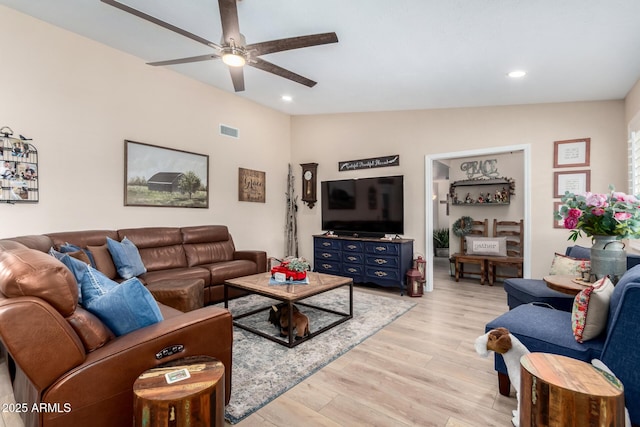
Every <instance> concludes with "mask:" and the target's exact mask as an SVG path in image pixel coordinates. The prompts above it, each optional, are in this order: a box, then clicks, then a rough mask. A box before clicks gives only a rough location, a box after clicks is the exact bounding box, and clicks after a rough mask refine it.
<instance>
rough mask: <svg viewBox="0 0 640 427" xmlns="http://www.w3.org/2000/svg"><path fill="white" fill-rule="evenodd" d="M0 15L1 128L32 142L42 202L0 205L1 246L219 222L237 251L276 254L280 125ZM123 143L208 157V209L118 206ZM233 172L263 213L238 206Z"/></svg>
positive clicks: (266, 112) (284, 121) (286, 128)
mask: <svg viewBox="0 0 640 427" xmlns="http://www.w3.org/2000/svg"><path fill="white" fill-rule="evenodd" d="M0 16H1V17H2V25H0V52H2V61H3V63H2V65H1V66H0V82H2V85H1V88H2V93H1V94H0V127H1V126H9V127H10V128H11V129H13V131H14V134H15V136H17V135H18V134H23V135H26V136H28V137H30V138H33V144H34V145H35V146H36V148H37V149H38V155H39V177H40V202H39V203H37V204H16V205H8V204H1V205H0V217H2V222H1V224H2V225H0V237H10V236H17V235H22V234H38V233H44V232H53V231H66V230H82V229H93V228H109V229H114V228H125V227H139V226H181V225H197V224H225V225H228V227H229V229H230V231H231V233H232V235H233V237H234V240H235V243H236V246H237V247H238V248H239V249H263V250H267V251H268V252H269V253H270V254H280V253H282V250H283V249H282V248H283V245H284V243H283V240H284V237H283V235H284V217H285V215H284V208H285V198H284V194H285V192H286V174H287V163H288V162H289V154H288V153H289V151H290V118H289V116H288V115H285V114H282V113H278V112H276V111H274V110H271V109H268V108H265V107H262V106H260V105H257V104H254V103H251V102H248V101H246V100H244V99H242V98H240V97H238V96H235V95H233V94H230V93H226V92H223V91H220V90H217V89H214V88H212V87H210V86H207V85H204V84H202V83H200V82H197V81H194V80H191V79H188V78H186V77H183V76H181V75H179V74H177V73H175V72H172V71H170V70H169V69H165V68H161V67H157V68H156V67H150V66H148V65H145V63H144V61H142V60H141V59H139V58H135V57H133V56H130V55H127V54H124V53H122V52H119V51H116V50H113V49H111V48H108V47H106V46H104V45H101V44H98V43H96V42H93V41H91V40H88V39H85V38H82V37H79V36H77V35H75V34H72V33H70V32H67V31H65V30H62V29H60V28H57V27H53V26H51V25H49V24H47V23H44V22H42V21H38V20H35V19H33V18H30V17H28V16H26V15H22V14H20V13H18V12H15V11H13V10H12V9H8V8H5V7H3V6H0ZM220 123H224V124H226V125H229V126H234V127H237V128H239V129H240V139H238V140H234V139H231V138H228V137H223V136H220V135H219V133H218V126H219V124H220ZM125 139H130V140H134V141H138V142H144V143H148V144H155V145H160V146H164V147H169V148H178V149H182V150H187V151H192V152H196V153H200V154H206V155H209V165H210V167H209V185H210V200H209V208H208V209H188V208H156V207H125V206H124V203H123V188H124V142H123V141H124V140H125ZM239 167H243V168H248V169H255V170H259V171H264V172H266V203H249V202H239V201H238V168H239Z"/></svg>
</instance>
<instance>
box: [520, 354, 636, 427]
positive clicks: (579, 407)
mask: <svg viewBox="0 0 640 427" xmlns="http://www.w3.org/2000/svg"><path fill="white" fill-rule="evenodd" d="M520 366H521V370H520V372H521V380H520V427H529V426H547V427H566V426H619V427H623V426H624V423H625V419H624V388H623V387H622V383H620V381H619V380H618V379H617V378H616V377H614V376H612V375H610V374H608V373H606V372H604V371H602V370H600V369H597V368H595V367H594V366H593V365H591V364H589V363H585V362H582V361H580V360H577V359H572V358H570V357H566V356H560V355H557V354H550V353H530V354H526V355H524V356H522V358H521V359H520Z"/></svg>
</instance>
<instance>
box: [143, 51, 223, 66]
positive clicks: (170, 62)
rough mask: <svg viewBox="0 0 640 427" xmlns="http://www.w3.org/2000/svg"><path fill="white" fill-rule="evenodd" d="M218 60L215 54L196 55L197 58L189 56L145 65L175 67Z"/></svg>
mask: <svg viewBox="0 0 640 427" xmlns="http://www.w3.org/2000/svg"><path fill="white" fill-rule="evenodd" d="M217 58H220V57H219V56H218V55H216V54H215V53H208V54H206V55H198V56H190V57H188V58H180V59H170V60H168V61H156V62H147V65H153V66H154V67H157V66H160V65H175V64H187V63H189V62H200V61H208V60H210V59H217Z"/></svg>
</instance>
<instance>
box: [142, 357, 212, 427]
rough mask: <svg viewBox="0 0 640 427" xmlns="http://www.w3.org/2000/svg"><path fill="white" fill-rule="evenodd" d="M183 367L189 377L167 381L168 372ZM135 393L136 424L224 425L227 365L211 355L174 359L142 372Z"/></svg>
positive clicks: (202, 426)
mask: <svg viewBox="0 0 640 427" xmlns="http://www.w3.org/2000/svg"><path fill="white" fill-rule="evenodd" d="M183 368H184V369H186V370H188V371H189V375H190V378H187V379H184V380H181V381H178V382H174V383H172V384H168V383H167V379H166V378H165V374H166V373H169V372H174V371H177V370H179V369H183ZM133 397H134V398H133V417H134V425H135V426H136V427H142V426H145V427H147V426H153V427H164V426H167V427H168V426H171V427H186V426H190V427H209V426H216V427H222V426H223V425H224V365H223V364H222V362H220V361H219V360H217V359H214V358H213V357H209V356H194V357H185V358H183V359H178V360H174V361H173V362H169V363H167V364H164V365H161V366H158V367H156V368H153V369H149V370H148V371H146V372H144V373H143V374H142V375H140V376H139V377H138V379H137V380H136V381H135V383H134V384H133Z"/></svg>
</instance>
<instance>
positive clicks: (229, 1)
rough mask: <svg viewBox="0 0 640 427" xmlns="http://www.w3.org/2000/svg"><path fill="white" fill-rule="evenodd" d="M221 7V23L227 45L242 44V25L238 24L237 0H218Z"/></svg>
mask: <svg viewBox="0 0 640 427" xmlns="http://www.w3.org/2000/svg"><path fill="white" fill-rule="evenodd" d="M218 5H219V6H220V21H221V23H222V38H223V39H224V43H225V44H231V39H233V40H234V41H235V42H236V45H238V44H240V43H241V36H240V24H239V23H238V7H237V5H236V0H218Z"/></svg>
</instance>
